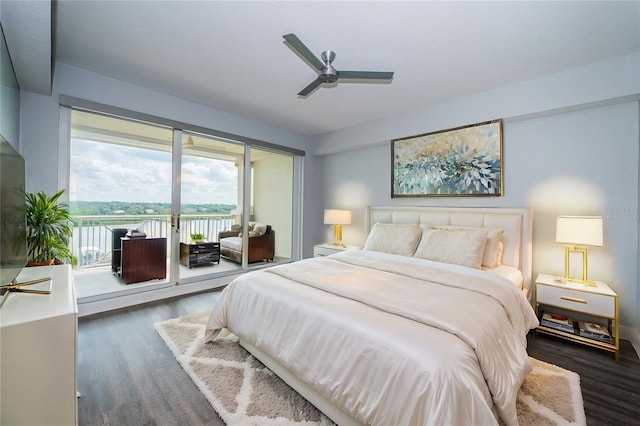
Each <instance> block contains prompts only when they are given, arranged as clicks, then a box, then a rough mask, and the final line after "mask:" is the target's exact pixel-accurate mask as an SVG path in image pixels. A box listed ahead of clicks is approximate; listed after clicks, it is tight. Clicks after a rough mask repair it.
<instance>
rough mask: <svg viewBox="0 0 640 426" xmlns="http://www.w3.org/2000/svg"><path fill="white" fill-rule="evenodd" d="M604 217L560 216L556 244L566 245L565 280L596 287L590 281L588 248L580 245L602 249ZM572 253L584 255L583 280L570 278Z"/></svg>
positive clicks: (557, 223) (557, 224)
mask: <svg viewBox="0 0 640 426" xmlns="http://www.w3.org/2000/svg"><path fill="white" fill-rule="evenodd" d="M602 240H603V237H602V216H558V219H557V222H556V242H557V243H564V244H566V246H565V249H564V279H565V280H568V281H577V282H582V283H585V284H587V285H590V286H595V284H594V283H593V282H590V281H589V279H588V261H587V255H588V253H587V248H586V247H577V246H578V245H581V246H583V245H586V246H598V247H602ZM571 253H580V254H582V279H580V280H579V279H573V278H571V277H570V270H571V267H570V256H571Z"/></svg>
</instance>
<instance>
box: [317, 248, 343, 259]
mask: <svg viewBox="0 0 640 426" xmlns="http://www.w3.org/2000/svg"><path fill="white" fill-rule="evenodd" d="M340 251H342V250H341V249H339V248H327V247H318V246H315V247H314V248H313V256H314V257H320V256H330V255H332V254H336V253H338V252H340Z"/></svg>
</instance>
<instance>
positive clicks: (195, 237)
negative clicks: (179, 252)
mask: <svg viewBox="0 0 640 426" xmlns="http://www.w3.org/2000/svg"><path fill="white" fill-rule="evenodd" d="M191 241H193V242H194V243H200V242H202V241H204V234H200V233H193V234H191Z"/></svg>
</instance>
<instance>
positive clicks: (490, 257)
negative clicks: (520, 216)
mask: <svg viewBox="0 0 640 426" xmlns="http://www.w3.org/2000/svg"><path fill="white" fill-rule="evenodd" d="M434 228H436V229H449V230H457V229H462V230H465V229H470V230H474V229H475V230H484V231H487V243H486V244H485V246H484V252H483V254H482V266H484V267H485V268H495V267H498V266H500V264H501V263H502V253H500V262H497V261H496V259H497V258H498V243H499V242H500V240H501V239H502V234H503V233H504V230H502V229H497V228H480V227H473V226H434ZM503 249H504V246H503Z"/></svg>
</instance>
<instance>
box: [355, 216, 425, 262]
mask: <svg viewBox="0 0 640 426" xmlns="http://www.w3.org/2000/svg"><path fill="white" fill-rule="evenodd" d="M420 238H422V229H420V228H418V225H417V224H410V225H404V224H396V223H376V224H375V225H373V228H372V229H371V232H370V233H369V236H368V237H367V241H366V242H365V243H364V249H365V250H372V251H381V252H384V253H391V254H400V255H402V256H413V253H415V251H416V247H417V246H418V243H419V242H420Z"/></svg>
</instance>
